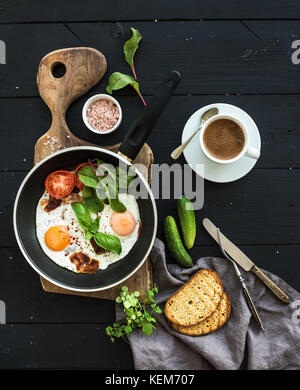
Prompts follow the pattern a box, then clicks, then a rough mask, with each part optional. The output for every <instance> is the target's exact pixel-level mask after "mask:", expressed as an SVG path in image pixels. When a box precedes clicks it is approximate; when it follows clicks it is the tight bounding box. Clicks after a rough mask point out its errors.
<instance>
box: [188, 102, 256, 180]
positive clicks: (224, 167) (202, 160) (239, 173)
mask: <svg viewBox="0 0 300 390" xmlns="http://www.w3.org/2000/svg"><path fill="white" fill-rule="evenodd" d="M213 107H217V108H218V110H219V114H222V115H232V116H235V117H237V119H239V120H240V121H241V122H242V123H244V124H245V126H246V128H247V129H248V131H249V145H250V146H252V147H254V148H256V149H258V150H260V148H261V140H260V134H259V131H258V128H257V126H256V124H255V122H254V120H253V119H252V118H251V117H250V116H249V115H248V114H247V113H246V112H245V111H243V110H242V109H240V108H238V107H236V106H232V105H231V104H225V103H216V104H209V105H208V106H205V107H202V108H200V110H198V111H196V112H195V113H194V114H193V115H192V116H191V117H190V118H189V120H188V121H187V122H186V124H185V126H184V129H183V133H182V142H184V141H185V140H186V139H187V138H188V137H190V136H191V135H192V134H193V132H194V131H195V130H196V129H197V128H198V127H199V126H200V118H201V116H202V114H203V113H204V112H205V111H207V110H208V109H210V108H213ZM183 153H184V157H185V159H186V161H187V163H188V164H189V165H190V167H191V168H192V169H193V170H194V171H195V172H196V173H197V174H198V175H200V176H201V177H203V178H204V179H206V180H210V181H213V182H216V183H229V182H231V181H235V180H238V179H240V178H241V177H243V176H245V175H246V174H247V173H248V172H250V171H251V169H252V168H253V167H254V165H255V164H256V162H257V160H255V159H253V158H250V157H247V156H243V157H242V158H240V159H239V160H238V161H236V162H233V163H232V164H217V163H214V162H213V161H211V160H209V159H208V158H207V157H206V156H205V154H204V153H203V152H202V150H201V147H200V140H199V133H197V134H196V135H195V136H194V138H193V139H192V140H191V141H190V143H189V144H188V146H187V147H186V148H185V150H184V152H183ZM200 164H201V165H200ZM197 165H198V166H197ZM203 166H204V170H203Z"/></svg>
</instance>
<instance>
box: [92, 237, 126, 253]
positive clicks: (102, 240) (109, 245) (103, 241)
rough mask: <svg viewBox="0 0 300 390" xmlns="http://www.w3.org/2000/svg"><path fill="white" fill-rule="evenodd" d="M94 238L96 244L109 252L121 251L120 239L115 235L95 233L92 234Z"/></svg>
mask: <svg viewBox="0 0 300 390" xmlns="http://www.w3.org/2000/svg"><path fill="white" fill-rule="evenodd" d="M94 240H95V242H96V244H97V245H99V246H101V247H102V248H104V249H106V250H108V251H110V252H113V253H116V254H118V255H119V254H120V253H121V252H122V245H121V241H120V239H119V238H118V237H116V236H113V235H111V234H106V233H96V234H94Z"/></svg>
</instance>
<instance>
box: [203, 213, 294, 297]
mask: <svg viewBox="0 0 300 390" xmlns="http://www.w3.org/2000/svg"><path fill="white" fill-rule="evenodd" d="M202 223H203V226H204V227H205V229H206V230H207V231H208V233H209V234H210V235H211V236H212V238H213V239H214V240H215V241H216V242H217V243H219V240H218V232H217V227H216V226H215V225H214V224H213V223H212V222H211V221H210V220H209V219H208V218H204V219H203V221H202ZM220 235H221V239H222V244H223V247H224V249H225V251H226V252H227V253H228V254H229V255H230V256H231V257H232V258H233V260H234V261H235V262H236V263H238V264H239V265H240V266H241V267H242V268H243V269H244V270H245V271H252V272H253V273H254V274H255V275H256V276H258V277H259V279H260V280H261V281H262V282H263V283H264V284H265V285H266V286H267V287H268V288H269V289H270V290H271V291H272V293H273V294H275V295H276V297H277V298H279V299H280V300H281V301H282V302H284V303H289V302H290V298H289V297H288V295H287V294H286V293H285V292H284V291H282V290H281V288H279V287H278V286H277V285H276V284H275V283H274V282H273V281H272V280H271V279H270V278H268V276H267V275H266V274H265V273H264V272H263V271H262V270H261V269H259V268H258V267H257V266H256V265H255V264H254V263H253V261H251V260H250V259H249V257H247V256H246V255H245V254H244V253H243V252H242V251H241V250H240V249H239V248H238V247H237V246H235V245H234V244H233V243H232V242H231V241H230V240H228V238H226V237H225V236H224V234H222V233H220Z"/></svg>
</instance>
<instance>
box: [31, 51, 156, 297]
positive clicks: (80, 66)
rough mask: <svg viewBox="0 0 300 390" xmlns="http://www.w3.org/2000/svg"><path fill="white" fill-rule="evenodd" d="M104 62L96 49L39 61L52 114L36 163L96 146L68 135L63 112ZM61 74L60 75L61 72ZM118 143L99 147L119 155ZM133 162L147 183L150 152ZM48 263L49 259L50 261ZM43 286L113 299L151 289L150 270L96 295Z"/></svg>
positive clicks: (89, 85)
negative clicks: (141, 167) (70, 150)
mask: <svg viewBox="0 0 300 390" xmlns="http://www.w3.org/2000/svg"><path fill="white" fill-rule="evenodd" d="M58 66H59V67H60V69H63V70H65V73H64V75H63V76H62V77H55V75H57V73H56V72H55V69H57V68H58ZM106 68H107V64H106V59H105V57H104V55H103V54H102V53H100V52H99V51H98V50H95V49H92V48H88V47H78V48H71V49H61V50H56V51H54V52H51V53H49V54H48V55H46V56H45V57H44V58H43V59H42V61H41V62H40V65H39V69H38V74H37V86H38V90H39V93H40V95H41V97H42V99H43V100H44V102H45V103H46V104H47V106H48V107H49V109H50V111H51V114H52V124H51V127H50V129H49V130H48V131H47V132H46V133H45V134H44V135H43V136H42V137H41V138H40V139H39V140H38V141H37V143H36V145H35V150H34V162H35V164H36V163H38V162H39V161H41V160H42V159H43V158H45V157H47V156H48V155H49V154H52V153H54V152H56V151H58V150H62V149H65V148H68V147H71V146H82V145H91V146H99V145H95V144H92V143H89V142H87V141H84V140H81V139H80V138H78V137H76V136H75V135H74V134H72V133H71V131H70V129H69V128H68V126H67V124H66V120H65V116H66V112H67V109H68V107H69V106H70V104H71V103H72V102H73V101H74V100H75V99H77V98H78V97H80V96H82V95H83V94H85V93H86V92H87V91H89V90H90V89H91V88H92V87H93V86H94V85H95V84H97V83H98V82H99V81H100V80H101V79H102V77H103V76H104V74H105V72H106ZM61 74H63V72H62V73H61ZM119 146H120V144H116V145H112V146H100V147H101V148H105V149H109V150H111V151H114V152H118V149H119ZM134 162H136V163H140V164H143V165H144V166H145V167H146V170H145V172H142V173H143V175H144V176H145V177H146V178H147V179H148V181H149V182H150V179H151V166H152V164H153V153H152V150H151V149H150V147H149V146H148V145H147V144H145V145H144V146H143V148H142V149H141V151H140V153H139V154H138V156H137V158H136V159H135V161H134ZM49 261H50V260H49ZM41 283H42V287H43V289H44V290H45V291H48V292H55V293H62V294H72V295H82V296H89V297H95V298H104V299H115V298H116V297H117V296H118V295H119V292H120V288H121V286H122V285H124V284H126V285H127V286H128V288H129V290H130V291H131V292H133V291H136V290H138V291H140V292H141V293H142V294H143V293H144V292H145V291H146V290H148V289H149V288H151V287H152V284H153V282H152V269H151V262H150V260H149V259H147V260H146V262H145V263H144V264H143V265H142V267H140V269H139V270H138V271H137V272H136V273H135V274H134V275H133V276H131V277H130V278H129V279H127V280H126V281H125V282H122V283H121V285H118V286H115V287H113V288H110V289H107V290H104V291H96V292H88V293H86V292H77V291H72V290H68V289H64V288H61V287H58V286H56V285H55V284H53V283H51V282H49V281H48V280H46V279H44V278H42V277H41Z"/></svg>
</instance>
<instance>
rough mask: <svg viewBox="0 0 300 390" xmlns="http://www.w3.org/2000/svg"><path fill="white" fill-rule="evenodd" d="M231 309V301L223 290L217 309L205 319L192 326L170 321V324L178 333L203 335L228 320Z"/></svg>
mask: <svg viewBox="0 0 300 390" xmlns="http://www.w3.org/2000/svg"><path fill="white" fill-rule="evenodd" d="M230 311H231V303H230V299H229V297H228V295H227V294H226V293H225V292H224V293H223V295H222V298H221V302H220V304H219V306H218V308H217V310H216V311H215V312H214V313H213V314H212V315H211V316H210V317H208V318H207V319H206V320H204V321H202V322H199V323H198V324H196V325H192V326H180V325H177V324H174V323H171V326H172V327H173V328H174V329H175V330H176V331H177V332H179V333H182V334H186V335H189V336H203V335H206V334H209V333H212V332H215V331H216V330H218V329H220V328H221V327H222V326H223V325H224V324H225V323H226V322H227V320H228V318H229V316H230Z"/></svg>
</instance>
